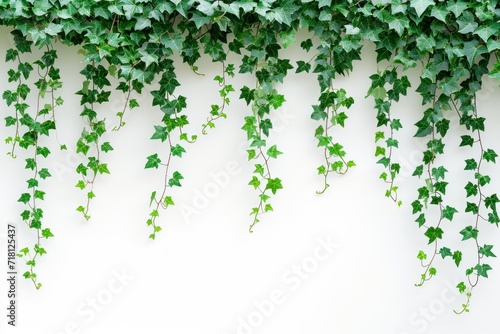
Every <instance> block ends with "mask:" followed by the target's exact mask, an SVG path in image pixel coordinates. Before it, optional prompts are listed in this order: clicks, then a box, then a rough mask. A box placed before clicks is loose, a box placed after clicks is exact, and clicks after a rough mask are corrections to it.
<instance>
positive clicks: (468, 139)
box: [460, 135, 474, 147]
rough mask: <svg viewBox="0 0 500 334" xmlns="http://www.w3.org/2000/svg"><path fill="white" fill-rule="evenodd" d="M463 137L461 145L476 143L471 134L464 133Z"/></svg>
mask: <svg viewBox="0 0 500 334" xmlns="http://www.w3.org/2000/svg"><path fill="white" fill-rule="evenodd" d="M460 137H461V138H462V142H461V143H460V146H470V147H472V145H474V139H473V138H472V137H471V136H469V135H463V136H460Z"/></svg>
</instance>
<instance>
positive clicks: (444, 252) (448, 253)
mask: <svg viewBox="0 0 500 334" xmlns="http://www.w3.org/2000/svg"><path fill="white" fill-rule="evenodd" d="M439 254H441V257H442V258H443V259H444V258H445V257H447V256H453V253H452V252H451V250H450V249H449V248H448V247H442V248H441V249H440V250H439Z"/></svg>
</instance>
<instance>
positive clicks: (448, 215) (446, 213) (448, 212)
mask: <svg viewBox="0 0 500 334" xmlns="http://www.w3.org/2000/svg"><path fill="white" fill-rule="evenodd" d="M457 212H458V210H457V209H455V208H454V207H451V206H449V205H447V206H446V207H445V208H444V209H443V212H442V217H443V218H445V219H448V220H449V221H452V220H453V215H454V214H455V213H457Z"/></svg>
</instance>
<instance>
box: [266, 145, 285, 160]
mask: <svg viewBox="0 0 500 334" xmlns="http://www.w3.org/2000/svg"><path fill="white" fill-rule="evenodd" d="M280 154H283V152H281V151H278V149H277V148H276V145H273V146H271V147H270V148H269V149H268V150H267V155H268V156H270V157H271V158H275V159H276V158H277V157H278V155H280Z"/></svg>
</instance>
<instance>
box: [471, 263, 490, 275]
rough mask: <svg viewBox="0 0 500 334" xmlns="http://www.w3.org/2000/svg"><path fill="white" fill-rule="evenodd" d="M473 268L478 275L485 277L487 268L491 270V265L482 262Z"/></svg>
mask: <svg viewBox="0 0 500 334" xmlns="http://www.w3.org/2000/svg"><path fill="white" fill-rule="evenodd" d="M474 269H475V270H476V272H477V274H478V276H482V277H485V278H488V270H491V269H493V268H491V266H490V265H489V264H486V263H483V264H477V265H476V266H475V267H474Z"/></svg>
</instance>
